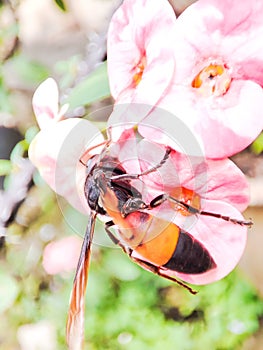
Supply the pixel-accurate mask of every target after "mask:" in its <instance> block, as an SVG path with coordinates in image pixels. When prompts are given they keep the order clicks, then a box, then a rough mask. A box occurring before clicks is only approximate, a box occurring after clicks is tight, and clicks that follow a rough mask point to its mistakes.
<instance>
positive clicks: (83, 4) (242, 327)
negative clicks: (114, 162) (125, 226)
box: [0, 0, 263, 350]
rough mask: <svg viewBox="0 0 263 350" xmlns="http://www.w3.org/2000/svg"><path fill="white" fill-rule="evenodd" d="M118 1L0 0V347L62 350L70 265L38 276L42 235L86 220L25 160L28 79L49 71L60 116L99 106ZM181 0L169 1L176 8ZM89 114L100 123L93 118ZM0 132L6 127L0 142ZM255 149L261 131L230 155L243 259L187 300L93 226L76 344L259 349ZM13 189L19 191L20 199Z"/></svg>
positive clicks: (97, 349)
mask: <svg viewBox="0 0 263 350" xmlns="http://www.w3.org/2000/svg"><path fill="white" fill-rule="evenodd" d="M188 2H189V1H188ZM119 3H120V1H117V0H115V1H113V0H111V1H110V0H94V1H79V2H78V4H76V2H74V1H65V2H62V1H53V0H50V1H46V2H36V1H33V0H24V1H2V2H1V3H0V43H1V45H0V59H1V68H0V141H2V142H0V153H1V156H0V158H1V160H0V175H2V176H5V178H3V177H2V178H1V179H2V180H3V182H2V183H1V184H2V185H1V186H2V189H1V190H0V209H1V211H0V213H1V214H0V224H1V226H0V229H1V231H0V232H1V235H4V237H1V238H0V317H1V327H0V348H1V349H5V350H42V349H43V350H55V349H65V348H66V344H65V323H66V317H67V310H68V300H69V295H70V291H71V288H72V281H73V278H74V269H72V270H71V271H68V272H63V273H60V274H54V275H53V274H48V273H47V272H46V270H45V269H44V267H43V252H44V249H45V247H46V246H47V245H48V244H49V243H51V242H53V241H54V242H55V241H59V240H61V239H62V238H65V237H72V236H74V237H80V236H81V235H82V236H83V234H84V232H85V227H86V223H87V218H85V217H84V216H82V215H80V214H79V213H77V212H76V211H75V210H73V209H72V208H71V207H69V206H67V205H66V204H65V203H64V202H63V201H62V200H61V199H59V200H58V198H57V197H56V196H55V194H54V193H53V192H52V191H51V190H50V189H49V187H48V186H47V185H45V183H44V182H43V181H42V180H41V178H40V177H39V175H38V174H37V172H33V169H32V168H31V166H30V164H29V163H27V160H26V157H27V149H28V146H29V143H30V141H31V140H32V138H33V136H34V135H35V134H36V132H37V130H38V129H37V127H36V122H35V119H34V115H33V112H32V106H31V99H32V94H33V92H34V90H35V89H36V87H37V86H38V84H39V83H40V82H41V81H43V80H44V79H45V78H47V77H48V76H53V77H55V78H56V79H57V80H58V82H59V85H60V89H61V91H62V102H69V103H70V113H72V115H78V116H85V115H87V114H88V113H90V112H92V111H94V110H96V109H98V108H100V107H102V106H104V105H107V104H110V103H111V100H110V93H109V87H108V81H107V72H106V65H105V63H104V64H101V62H102V61H104V60H105V58H106V44H105V43H106V41H105V39H106V30H107V25H108V23H109V20H110V16H111V14H112V12H113V10H114V9H115V8H116V6H117V5H118V4H119ZM185 3H186V2H184V1H173V4H174V6H175V7H176V6H177V7H176V9H177V10H178V11H180V9H182V8H183V7H184V5H185ZM95 122H97V123H98V124H99V125H101V123H102V125H103V118H102V119H101V118H100V119H98V120H96V119H95ZM7 130H16V131H15V132H14V134H12V135H11V134H8V137H7V138H5V137H6V136H4V135H7ZM18 132H19V134H18ZM8 144H9V146H8ZM15 145H16V146H15ZM14 146H15V147H14ZM13 147H14V148H13ZM8 148H9V149H8ZM262 150H263V139H262V135H261V136H260V137H259V138H258V139H257V140H256V141H255V142H254V144H253V145H252V146H251V147H250V148H249V149H247V150H245V151H244V152H242V154H240V155H237V157H236V158H235V159H234V160H235V161H236V162H237V164H238V165H239V166H240V167H241V169H242V170H243V171H245V173H246V175H247V176H248V180H249V181H250V183H251V186H252V193H251V194H252V195H251V207H250V208H249V209H248V211H247V213H245V216H246V217H252V218H253V219H254V222H255V225H254V228H252V229H251V230H250V231H249V239H248V246H247V249H246V252H245V255H244V258H243V259H242V261H241V262H240V264H239V266H238V268H237V269H236V270H235V271H234V272H232V273H231V274H230V275H229V276H228V277H227V278H225V279H223V280H221V281H219V282H216V283H213V284H211V285H208V286H203V287H198V288H197V289H198V291H199V293H198V294H197V295H195V296H194V295H191V294H190V293H188V292H187V291H186V290H184V289H183V288H180V287H178V286H177V285H175V284H172V283H171V282H169V281H166V280H163V279H161V278H160V277H158V276H154V275H152V274H151V273H149V272H146V271H144V270H142V269H141V268H140V267H138V266H136V265H135V264H134V263H132V262H131V261H130V260H129V258H128V257H127V256H125V255H124V254H123V252H122V251H120V249H115V248H113V247H104V246H105V245H107V242H108V241H107V239H106V238H105V236H106V234H105V232H104V228H103V225H102V223H100V222H99V221H98V222H97V224H96V235H95V239H94V241H95V243H94V244H93V247H92V262H91V267H90V275H89V283H88V288H87V296H86V324H85V327H86V329H85V332H86V349H91V350H93V349H94V350H108V349H109V350H122V349H127V350H148V349H151V350H162V349H168V350H170V349H180V350H188V349H194V350H199V349H200V350H201V349H211V350H232V349H233V350H236V349H242V350H245V349H255V350H258V349H262V343H263V337H262V335H261V332H262V316H263V299H262V296H263V279H262V275H263V273H262V272H263V267H262V266H263V260H262V259H263V258H262V252H261V247H262V243H263V242H262V237H261V236H262V234H261V233H262V227H263V218H262V204H263V195H262V191H260V188H261V189H262V187H261V186H262V173H263V171H262V169H263V167H262V164H263V162H262ZM10 152H11V155H10V154H9V153H10ZM3 159H4V160H3ZM24 161H25V162H24ZM22 174H26V175H27V176H26V177H25V178H24V177H23V175H22ZM19 190H20V191H22V192H23V191H24V192H23V193H24V195H22V197H21V198H20V197H19V198H20V199H19V198H18V193H20V192H19ZM105 242H106V243H105ZM62 258H63V257H62Z"/></svg>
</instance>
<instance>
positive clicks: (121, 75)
mask: <svg viewBox="0 0 263 350" xmlns="http://www.w3.org/2000/svg"><path fill="white" fill-rule="evenodd" d="M174 24H175V14H174V12H173V10H172V8H171V6H170V4H169V3H168V1H160V0H155V1H150V0H143V1H138V2H136V1H133V0H125V1H124V2H123V4H122V6H120V8H119V9H118V10H117V11H116V13H115V14H114V15H113V17H112V20H111V24H110V27H109V32H108V74H109V82H110V88H111V93H112V95H113V97H114V98H115V99H116V100H117V101H116V102H117V103H127V102H142V103H145V104H147V105H150V106H153V105H155V104H156V102H157V101H158V100H159V98H160V96H161V95H162V93H163V92H164V91H165V89H166V88H167V86H168V85H169V83H170V81H171V79H172V76H173V72H174V65H175V63H174V58H173V48H172V46H171V42H172V41H173V40H172V36H173V31H174ZM167 33H169V35H167ZM142 57H145V59H146V67H145V69H144V71H143V75H142V79H141V81H140V82H139V84H138V85H137V87H135V86H134V81H133V78H134V74H135V69H136V66H137V65H138V64H139V63H140V61H141V59H142ZM160 66H161V67H162V68H161V69H160ZM157 87H158V88H157Z"/></svg>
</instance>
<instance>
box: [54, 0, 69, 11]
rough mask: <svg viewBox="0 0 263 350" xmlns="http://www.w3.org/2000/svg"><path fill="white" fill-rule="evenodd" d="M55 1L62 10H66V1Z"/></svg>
mask: <svg viewBox="0 0 263 350" xmlns="http://www.w3.org/2000/svg"><path fill="white" fill-rule="evenodd" d="M55 3H56V4H57V5H58V7H59V8H60V9H61V10H62V11H66V10H67V9H66V6H65V4H64V1H62V0H55Z"/></svg>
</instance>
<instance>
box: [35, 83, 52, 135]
mask: <svg viewBox="0 0 263 350" xmlns="http://www.w3.org/2000/svg"><path fill="white" fill-rule="evenodd" d="M32 103H33V109H34V113H35V116H36V118H37V122H38V125H39V127H40V128H41V129H43V128H46V127H48V126H49V125H50V123H51V122H53V121H54V120H55V119H56V117H57V115H58V86H57V83H56V81H55V80H54V79H52V78H48V79H46V80H45V81H44V82H43V83H41V84H40V85H39V87H38V88H37V89H36V91H35V93H34V96H33V100H32Z"/></svg>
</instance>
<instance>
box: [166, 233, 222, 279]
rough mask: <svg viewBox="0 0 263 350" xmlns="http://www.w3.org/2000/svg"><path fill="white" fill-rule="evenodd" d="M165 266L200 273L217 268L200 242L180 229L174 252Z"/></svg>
mask: <svg viewBox="0 0 263 350" xmlns="http://www.w3.org/2000/svg"><path fill="white" fill-rule="evenodd" d="M163 267H165V268H168V269H170V270H174V271H177V272H181V273H189V274H199V273H204V272H207V271H209V270H211V269H213V268H215V267H216V264H215V262H214V259H213V258H212V257H211V255H210V254H209V252H208V251H207V249H206V248H205V247H204V246H203V245H202V244H201V243H200V242H198V241H197V240H195V239H194V238H193V237H191V236H190V235H189V234H188V233H187V232H185V231H183V230H180V234H179V238H178V242H177V245H176V248H175V250H174V253H173V255H172V257H171V258H170V260H169V261H168V262H167V263H166V264H165V265H163Z"/></svg>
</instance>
